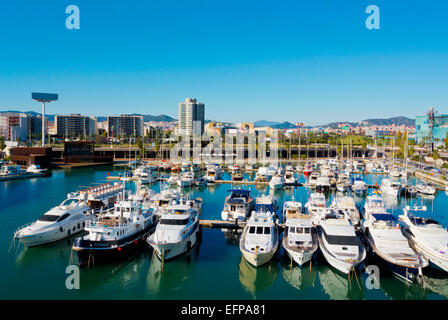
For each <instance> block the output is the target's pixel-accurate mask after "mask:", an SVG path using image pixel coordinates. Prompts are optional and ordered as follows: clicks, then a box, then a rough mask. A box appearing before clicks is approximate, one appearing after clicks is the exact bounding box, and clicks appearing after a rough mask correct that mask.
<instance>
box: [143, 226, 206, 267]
mask: <svg viewBox="0 0 448 320" xmlns="http://www.w3.org/2000/svg"><path fill="white" fill-rule="evenodd" d="M198 238H199V224H198V225H197V228H196V230H195V231H193V232H192V233H191V235H190V236H189V237H188V238H185V239H183V240H182V241H180V242H165V243H157V242H154V241H153V240H152V239H151V238H150V237H149V238H148V239H147V241H146V242H147V243H148V244H149V245H150V246H151V247H152V248H153V249H154V252H155V253H156V255H157V257H158V258H159V259H160V260H162V261H167V260H171V259H174V258H176V257H178V256H180V255H182V254H184V253H186V252H188V251H190V249H191V248H193V247H194V246H195V245H196V244H197V243H198Z"/></svg>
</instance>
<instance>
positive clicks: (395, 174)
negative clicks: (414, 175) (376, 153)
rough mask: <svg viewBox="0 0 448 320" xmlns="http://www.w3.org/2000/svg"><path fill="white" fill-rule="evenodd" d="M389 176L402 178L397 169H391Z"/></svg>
mask: <svg viewBox="0 0 448 320" xmlns="http://www.w3.org/2000/svg"><path fill="white" fill-rule="evenodd" d="M389 176H391V177H392V178H399V177H401V172H400V171H399V170H398V169H397V168H391V169H390V171H389Z"/></svg>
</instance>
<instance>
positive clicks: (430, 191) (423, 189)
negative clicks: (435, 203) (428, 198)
mask: <svg viewBox="0 0 448 320" xmlns="http://www.w3.org/2000/svg"><path fill="white" fill-rule="evenodd" d="M415 187H416V189H417V192H418V193H421V194H425V195H434V194H435V193H436V189H435V188H434V187H433V186H431V185H430V184H429V183H427V182H421V183H419V184H417V185H416V186H415Z"/></svg>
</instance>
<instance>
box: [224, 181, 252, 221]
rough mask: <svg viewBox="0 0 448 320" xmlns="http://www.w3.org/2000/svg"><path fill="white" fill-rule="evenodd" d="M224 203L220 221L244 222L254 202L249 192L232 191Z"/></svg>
mask: <svg viewBox="0 0 448 320" xmlns="http://www.w3.org/2000/svg"><path fill="white" fill-rule="evenodd" d="M228 192H230V194H229V195H228V196H227V197H226V199H225V201H224V208H223V210H222V212H221V218H222V220H226V221H235V220H238V221H245V220H246V218H247V217H248V215H249V214H250V212H251V210H252V208H253V205H254V201H253V199H252V198H251V197H250V191H249V190H242V189H232V190H229V191H228Z"/></svg>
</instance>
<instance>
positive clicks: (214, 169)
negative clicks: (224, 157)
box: [205, 165, 223, 182]
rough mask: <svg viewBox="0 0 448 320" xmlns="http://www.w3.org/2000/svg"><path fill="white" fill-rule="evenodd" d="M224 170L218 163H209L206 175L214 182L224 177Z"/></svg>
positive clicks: (206, 177)
mask: <svg viewBox="0 0 448 320" xmlns="http://www.w3.org/2000/svg"><path fill="white" fill-rule="evenodd" d="M222 175H223V172H222V171H221V168H220V167H219V166H218V165H208V166H207V174H206V175H205V179H207V180H208V181H210V182H214V181H215V180H220V179H221V178H222Z"/></svg>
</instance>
